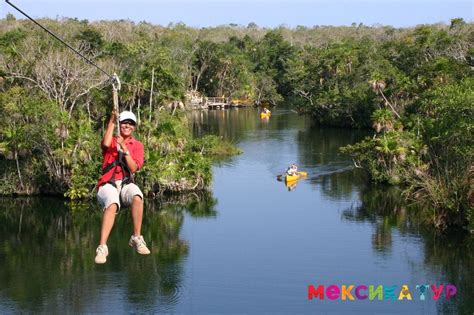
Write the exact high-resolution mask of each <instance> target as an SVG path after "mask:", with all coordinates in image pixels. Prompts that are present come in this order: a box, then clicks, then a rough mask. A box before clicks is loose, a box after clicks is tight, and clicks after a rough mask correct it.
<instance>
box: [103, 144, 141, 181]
mask: <svg viewBox="0 0 474 315" xmlns="http://www.w3.org/2000/svg"><path fill="white" fill-rule="evenodd" d="M115 166H120V167H121V168H122V172H123V174H124V178H123V179H122V187H123V186H125V185H127V184H130V183H135V180H134V178H133V173H132V172H131V171H130V168H129V167H128V165H127V163H125V162H124V161H123V152H122V151H119V154H118V157H117V159H116V160H114V161H113V162H112V163H109V164H107V165H106V166H105V167H104V168H103V169H102V175H105V174H107V173H108V172H109V171H110V170H111V169H113V168H114V167H115ZM126 173H128V174H129V177H127V176H125V175H126ZM107 183H109V184H111V185H112V186H114V187H115V188H117V185H116V184H115V171H114V172H112V177H111V178H110V179H109V180H108V181H107Z"/></svg>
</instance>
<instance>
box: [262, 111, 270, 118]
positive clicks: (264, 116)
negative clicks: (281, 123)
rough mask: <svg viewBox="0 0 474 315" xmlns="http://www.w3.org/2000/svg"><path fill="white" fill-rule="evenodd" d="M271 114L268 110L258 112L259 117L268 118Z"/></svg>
mask: <svg viewBox="0 0 474 315" xmlns="http://www.w3.org/2000/svg"><path fill="white" fill-rule="evenodd" d="M271 115H272V113H271V112H268V113H260V118H268V117H270V116H271Z"/></svg>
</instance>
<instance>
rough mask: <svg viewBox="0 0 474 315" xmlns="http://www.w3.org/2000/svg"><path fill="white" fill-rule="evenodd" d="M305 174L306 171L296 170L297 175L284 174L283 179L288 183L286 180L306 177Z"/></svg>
mask: <svg viewBox="0 0 474 315" xmlns="http://www.w3.org/2000/svg"><path fill="white" fill-rule="evenodd" d="M306 176H308V173H306V172H298V174H297V175H286V176H285V181H286V182H287V183H288V182H292V181H295V180H298V179H300V178H303V177H306Z"/></svg>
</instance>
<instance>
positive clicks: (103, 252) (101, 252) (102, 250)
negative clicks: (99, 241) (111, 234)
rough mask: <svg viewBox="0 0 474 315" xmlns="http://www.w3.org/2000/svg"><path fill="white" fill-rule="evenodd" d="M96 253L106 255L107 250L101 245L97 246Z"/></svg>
mask: <svg viewBox="0 0 474 315" xmlns="http://www.w3.org/2000/svg"><path fill="white" fill-rule="evenodd" d="M96 252H97V254H102V255H106V254H107V250H106V249H105V248H104V247H102V246H99V247H97V250H96Z"/></svg>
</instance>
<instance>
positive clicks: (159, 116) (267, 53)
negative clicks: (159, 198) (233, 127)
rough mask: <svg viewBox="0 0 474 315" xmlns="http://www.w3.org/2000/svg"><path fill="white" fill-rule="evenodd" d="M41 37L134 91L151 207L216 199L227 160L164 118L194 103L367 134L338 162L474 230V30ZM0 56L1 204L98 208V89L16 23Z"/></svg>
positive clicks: (105, 91) (105, 99) (110, 28)
mask: <svg viewBox="0 0 474 315" xmlns="http://www.w3.org/2000/svg"><path fill="white" fill-rule="evenodd" d="M40 22H41V23H42V24H44V25H46V26H47V27H48V28H49V29H51V30H52V31H53V32H55V33H57V34H59V35H60V36H61V37H62V38H64V39H65V40H66V41H68V42H69V43H72V45H73V46H74V47H78V48H79V49H80V50H81V52H83V53H84V54H87V56H89V57H90V58H91V59H93V60H94V61H95V62H97V63H98V64H99V65H100V66H101V67H103V68H104V69H107V70H108V71H109V72H110V73H113V72H116V73H117V74H118V75H119V77H120V78H121V79H122V81H124V82H125V84H124V86H123V88H122V91H121V93H120V97H121V103H122V106H123V108H128V109H131V110H133V111H135V112H137V113H138V115H139V117H140V121H141V124H140V129H139V138H140V139H141V140H142V141H143V142H144V143H145V146H146V147H147V152H146V154H147V156H146V159H147V166H146V167H145V169H144V170H143V172H142V174H143V176H141V175H140V177H139V178H140V180H142V181H143V182H142V184H143V185H144V187H145V190H146V191H147V192H148V193H151V194H156V193H159V192H160V191H161V192H162V191H166V190H168V191H181V190H188V189H195V188H202V187H206V185H208V183H209V182H210V177H211V173H210V163H211V156H213V155H214V153H213V152H215V151H216V150H217V151H219V152H222V151H224V152H227V151H228V150H222V149H218V147H219V146H220V145H221V144H222V142H221V141H220V140H219V139H216V138H213V137H208V138H203V139H192V137H191V136H190V135H189V132H188V131H186V130H187V129H186V126H185V125H186V122H185V118H184V116H183V115H179V114H176V113H174V114H173V115H171V114H165V110H163V108H164V107H165V106H164V105H166V104H167V103H169V102H170V101H176V100H185V95H186V93H187V92H189V91H197V92H200V93H201V94H203V95H206V96H227V97H232V98H245V99H252V100H255V101H256V102H257V103H260V102H263V101H265V102H268V103H271V104H274V105H275V104H278V103H281V102H287V103H288V104H291V106H294V108H295V110H297V111H298V112H300V113H305V114H309V115H311V116H312V117H313V118H314V120H315V121H317V122H318V123H320V124H322V125H331V126H340V127H346V128H373V129H374V135H373V137H370V138H367V139H366V140H364V141H362V142H360V143H357V144H355V145H353V146H348V147H345V148H343V149H342V151H343V152H344V153H346V154H349V155H351V156H352V158H353V160H354V163H355V165H356V166H357V167H361V168H364V169H365V170H367V172H368V174H369V175H370V179H371V180H372V181H373V182H374V183H380V184H389V185H399V186H401V187H403V188H404V189H405V194H406V196H407V198H409V199H411V200H415V201H419V202H422V203H424V208H425V209H430V210H429V213H428V214H427V215H426V217H427V218H428V219H427V220H428V221H430V222H431V223H432V224H434V225H435V226H436V227H438V228H439V229H441V230H444V229H446V228H448V227H450V226H464V227H466V226H468V227H469V229H471V230H472V229H474V226H473V224H474V208H473V207H474V206H473V200H474V188H473V186H474V179H473V176H474V167H473V163H472V161H473V149H472V144H473V143H472V141H473V140H472V139H474V136H473V126H474V122H473V119H474V105H473V104H474V102H473V101H474V100H473V97H474V96H473V95H474V94H473V83H474V80H473V67H474V24H473V23H467V22H465V21H464V20H463V19H461V18H454V19H452V20H451V21H450V23H449V24H447V25H446V24H433V25H419V26H416V27H411V28H394V27H390V26H382V25H374V26H366V25H363V24H356V23H354V24H353V25H352V26H349V27H332V26H314V27H304V26H298V27H296V28H289V27H286V26H284V25H282V26H281V27H278V28H275V29H266V28H262V27H259V26H258V25H256V24H255V23H250V24H249V25H247V26H240V25H234V24H230V25H222V26H219V27H212V28H192V27H188V26H186V25H184V24H182V23H177V24H170V25H168V26H160V25H152V24H150V23H147V22H140V23H134V22H132V21H129V20H120V21H95V22H89V21H87V20H77V19H71V18H63V19H56V20H50V19H43V20H41V21H40ZM0 52H1V54H0V110H1V111H2V116H3V117H8V119H2V120H1V121H0V156H1V160H0V162H1V163H2V165H5V166H4V167H2V170H3V171H2V175H1V176H3V178H2V182H1V184H0V192H1V193H2V194H11V193H31V192H43V193H44V192H62V193H66V195H67V196H69V197H70V198H76V197H82V196H86V195H88V194H89V193H90V191H91V189H92V188H93V186H94V183H95V179H96V178H97V173H98V169H99V166H98V165H99V163H100V161H99V160H100V152H99V151H98V150H99V149H98V146H97V143H98V142H99V141H100V135H101V134H102V131H103V128H104V123H105V121H106V118H107V113H108V112H107V108H108V106H109V103H110V100H111V93H110V87H109V86H108V85H107V82H104V78H103V75H101V74H100V73H98V72H97V71H96V70H95V69H94V68H92V67H90V66H89V65H87V64H85V63H84V62H83V61H82V60H79V59H78V58H76V56H74V55H73V54H72V53H71V52H70V51H68V50H66V49H65V47H63V46H62V45H60V44H59V43H58V42H57V41H55V40H54V39H52V38H51V37H49V35H47V34H46V33H45V32H43V31H42V30H39V29H38V28H37V27H35V26H34V25H33V24H32V23H31V22H28V21H24V20H16V19H15V18H14V17H13V16H12V15H11V14H8V15H7V16H6V18H5V19H2V20H0ZM152 82H153V84H154V91H153V93H151V90H152ZM228 148H229V150H230V151H233V150H232V148H231V147H228ZM232 153H233V152H232Z"/></svg>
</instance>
